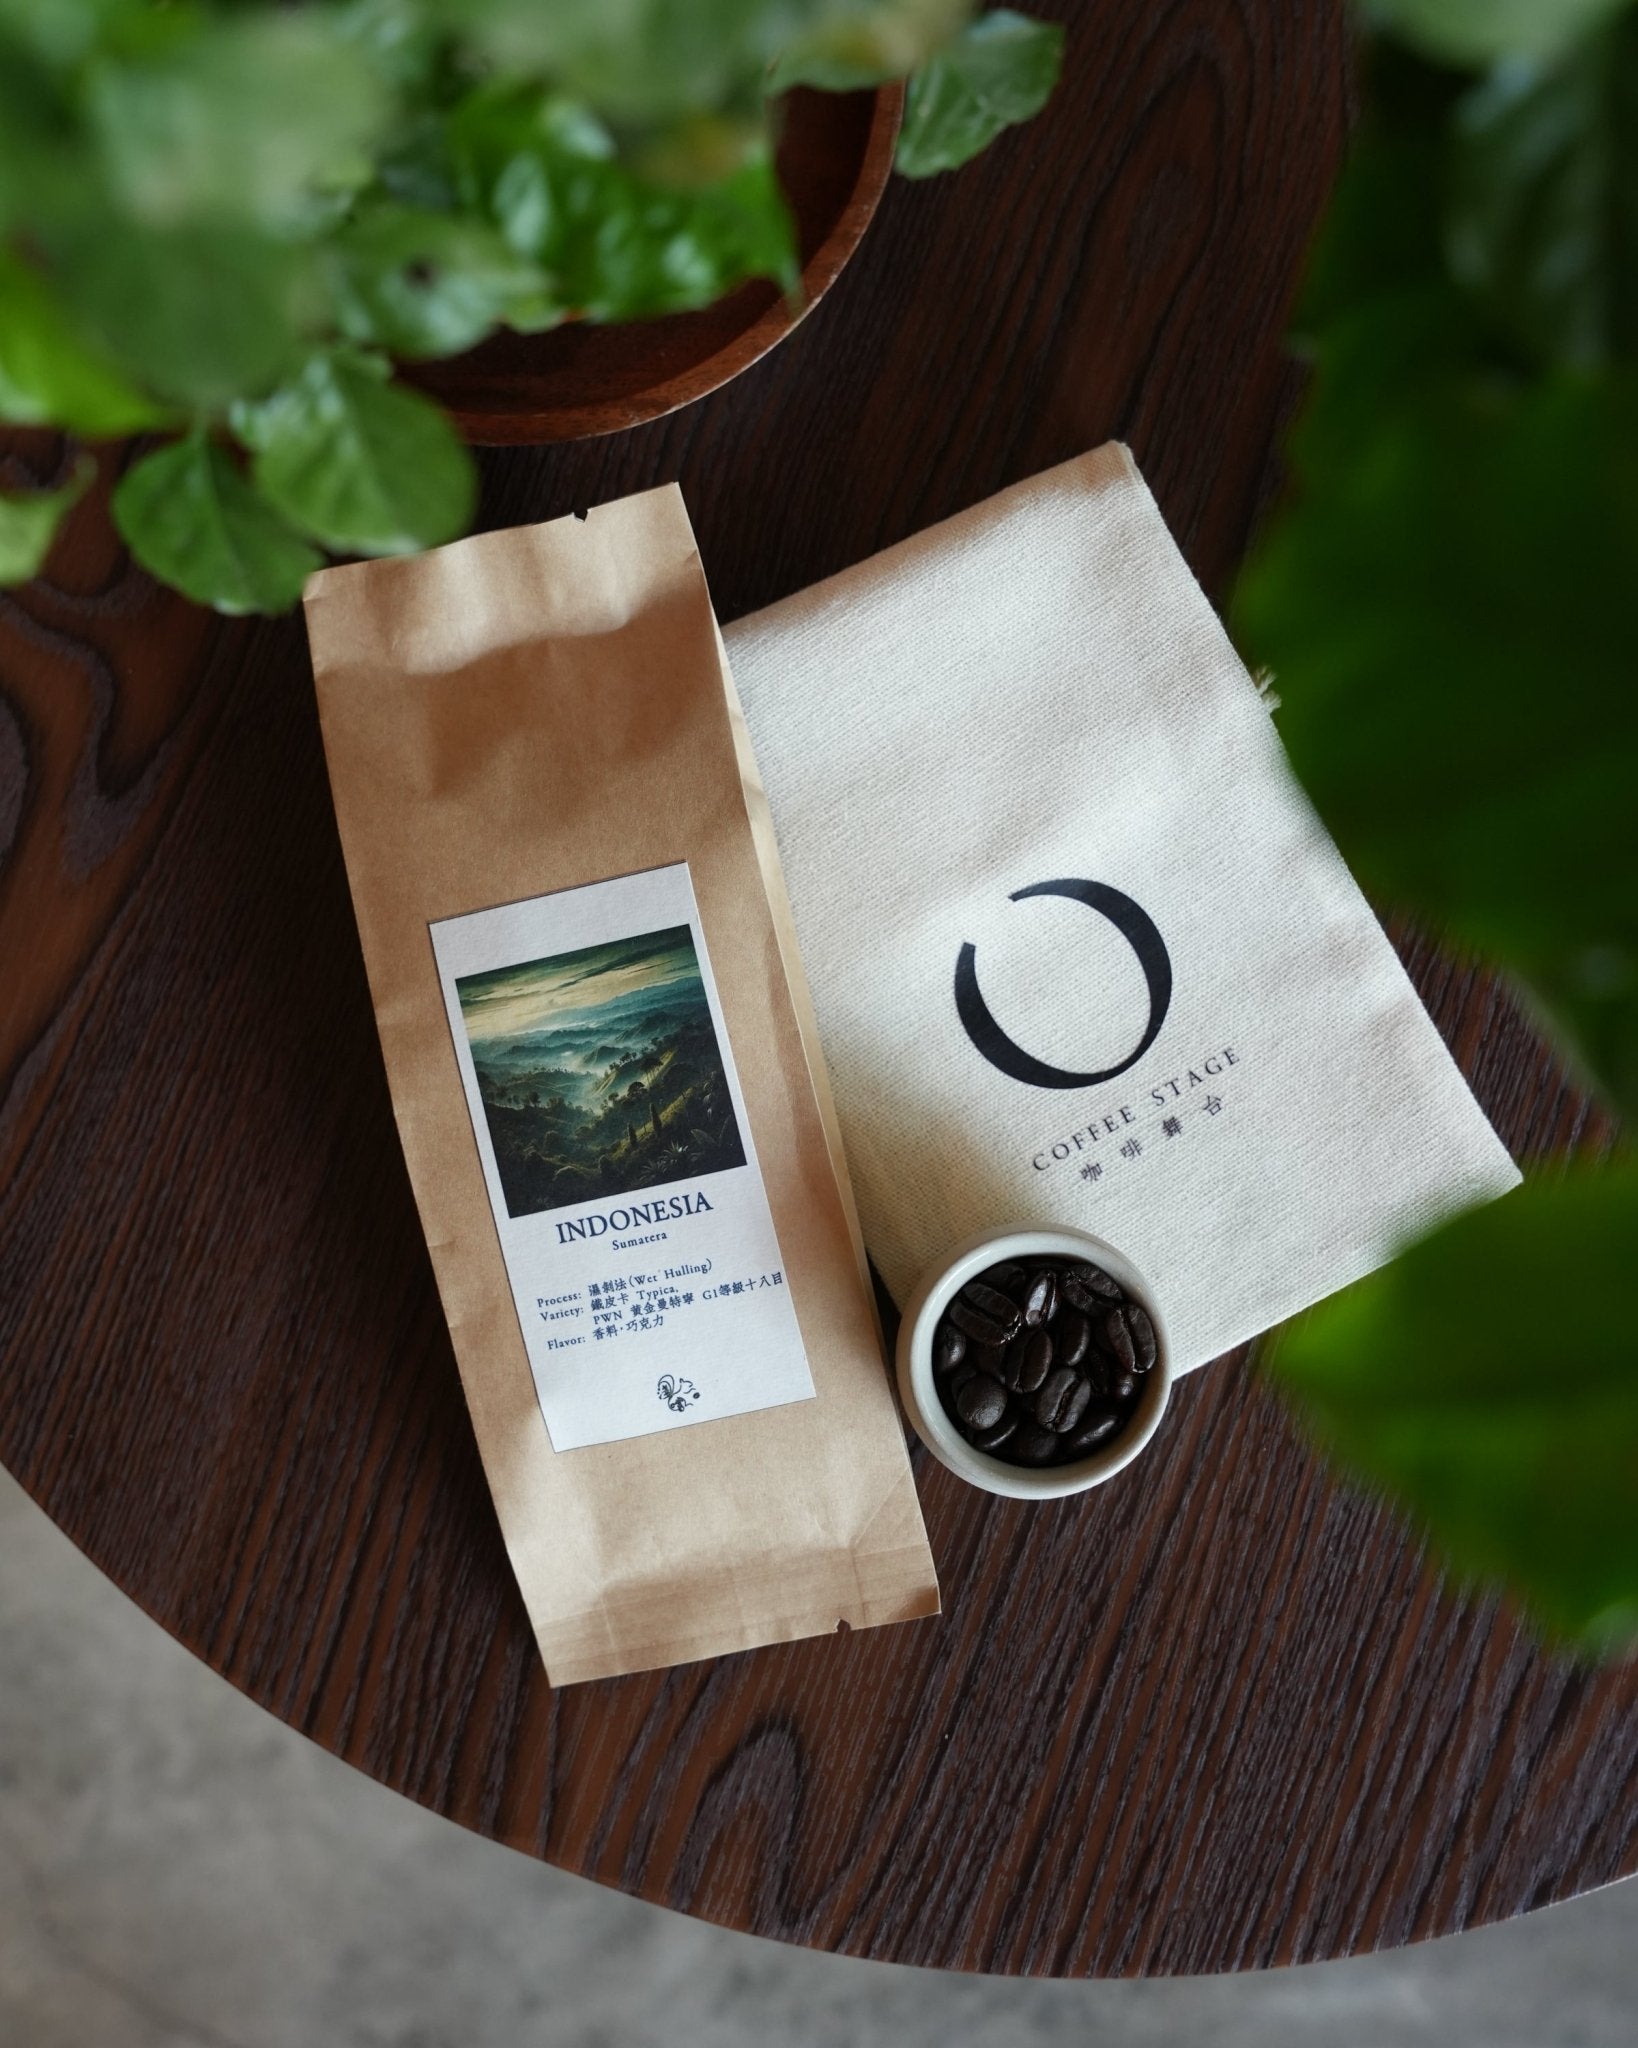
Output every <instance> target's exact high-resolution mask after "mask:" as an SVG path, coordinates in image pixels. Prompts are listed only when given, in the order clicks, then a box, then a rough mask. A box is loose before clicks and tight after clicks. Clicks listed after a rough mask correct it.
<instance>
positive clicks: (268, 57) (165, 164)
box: [83, 8, 387, 228]
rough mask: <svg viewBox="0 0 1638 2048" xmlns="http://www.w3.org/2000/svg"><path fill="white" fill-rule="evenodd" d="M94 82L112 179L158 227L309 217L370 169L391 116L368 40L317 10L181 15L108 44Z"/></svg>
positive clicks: (92, 105)
mask: <svg viewBox="0 0 1638 2048" xmlns="http://www.w3.org/2000/svg"><path fill="white" fill-rule="evenodd" d="M83 91H84V104H85V108H86V113H87V118H88V121H89V127H90V134H91V137H92V139H93V141H94V143H95V145H96V146H97V148H98V149H99V150H100V152H101V156H102V161H103V164H104V168H105V177H106V183H107V189H108V191H109V193H110V194H111V195H112V196H113V198H114V199H115V201H116V203H117V204H118V206H119V207H120V209H121V210H122V211H123V212H125V213H127V214H128V215H130V216H131V217H132V218H133V219H135V220H137V221H140V222H142V223H143V224H144V225H146V226H150V227H172V226H176V225H178V224H181V223H185V222H197V221H222V220H231V221H250V222H253V223H259V224H261V225H263V226H267V227H273V228H279V227H283V226H286V225H288V224H290V223H291V222H293V221H297V220H299V218H300V216H301V212H302V209H303V208H304V206H305V205H306V203H307V201H308V199H309V197H310V195H311V194H312V192H313V191H314V190H315V188H320V187H323V186H325V185H328V184H341V185H343V186H347V185H354V184H358V183H361V182H362V181H363V180H364V179H365V178H366V177H367V176H368V174H369V161H368V157H367V155H366V154H365V152H366V150H367V148H368V146H369V145H370V143H371V142H372V141H373V139H374V137H375V136H376V134H377V133H378V132H379V130H380V128H381V127H382V124H383V122H384V119H385V116H386V113H387V101H386V96H385V94H384V92H383V90H382V86H381V83H380V81H379V80H378V79H377V77H376V75H375V72H374V70H373V68H372V66H371V64H370V62H369V59H368V57H367V56H366V54H365V51H364V49H363V48H362V47H361V46H360V45H359V44H358V43H357V42H355V41H353V40H351V39H350V38H348V37H345V36H342V35H338V34H337V33H336V32H335V29H334V27H333V25H332V24H331V22H330V21H329V20H328V19H327V18H326V13H325V11H324V10H315V9H310V8H298V9H292V10H289V11H275V10H270V9H252V10H247V11H245V12H243V13H239V14H229V15H225V16H221V17H213V16H211V15H208V14H204V13H198V14H195V15H193V16H191V17H186V18H183V19H180V20H177V21H176V24H175V28H174V30H173V32H172V33H171V34H169V35H167V36H165V37H164V38H163V40H159V41H157V45H156V46H155V47H150V48H147V49H144V50H143V51H141V52H140V53H137V54H131V53H127V52H123V51H122V52H117V53H113V52H105V53H103V54H101V55H100V56H99V57H98V58H97V60H96V61H95V62H94V63H93V64H92V66H91V67H90V70H89V72H88V75H87V77H86V80H85V83H84V88H83Z"/></svg>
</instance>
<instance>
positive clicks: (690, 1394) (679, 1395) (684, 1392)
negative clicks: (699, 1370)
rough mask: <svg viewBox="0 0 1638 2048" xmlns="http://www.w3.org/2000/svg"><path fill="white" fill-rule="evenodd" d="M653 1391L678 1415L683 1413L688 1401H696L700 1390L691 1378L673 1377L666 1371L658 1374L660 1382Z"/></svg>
mask: <svg viewBox="0 0 1638 2048" xmlns="http://www.w3.org/2000/svg"><path fill="white" fill-rule="evenodd" d="M654 1391H655V1393H657V1394H658V1395H659V1397H660V1399H661V1400H662V1401H663V1402H664V1403H665V1405H666V1406H667V1407H668V1408H669V1409H671V1410H672V1411H673V1412H674V1413H675V1414H678V1415H681V1414H683V1413H684V1411H685V1410H686V1409H687V1407H688V1404H689V1402H690V1401H697V1400H698V1399H699V1397H700V1390H699V1388H698V1387H696V1386H695V1384H694V1382H693V1381H692V1380H679V1379H674V1378H673V1377H672V1375H671V1374H670V1373H668V1372H667V1373H662V1374H661V1375H660V1384H659V1385H658V1386H657V1387H656V1388H655V1389H654Z"/></svg>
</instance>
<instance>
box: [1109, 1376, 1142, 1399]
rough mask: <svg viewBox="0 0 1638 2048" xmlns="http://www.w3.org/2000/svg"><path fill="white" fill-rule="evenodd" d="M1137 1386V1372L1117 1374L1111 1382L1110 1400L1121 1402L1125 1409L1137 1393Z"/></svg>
mask: <svg viewBox="0 0 1638 2048" xmlns="http://www.w3.org/2000/svg"><path fill="white" fill-rule="evenodd" d="M1137 1384H1138V1383H1137V1374H1136V1373H1135V1372H1117V1373H1115V1374H1114V1375H1113V1376H1112V1378H1111V1379H1110V1381H1109V1398H1110V1400H1111V1401H1119V1402H1120V1403H1121V1405H1122V1406H1123V1407H1124V1406H1125V1404H1126V1403H1127V1402H1128V1401H1130V1400H1131V1399H1132V1398H1133V1397H1134V1395H1135V1394H1136V1393H1137Z"/></svg>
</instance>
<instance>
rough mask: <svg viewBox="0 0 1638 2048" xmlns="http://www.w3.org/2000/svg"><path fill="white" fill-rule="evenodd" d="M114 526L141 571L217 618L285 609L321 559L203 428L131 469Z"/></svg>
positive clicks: (116, 498) (117, 503)
mask: <svg viewBox="0 0 1638 2048" xmlns="http://www.w3.org/2000/svg"><path fill="white" fill-rule="evenodd" d="M114 522H115V524H116V525H117V526H118V528H119V530H120V532H121V534H122V535H123V536H124V538H125V541H126V543H127V545H128V546H129V547H130V550H131V552H132V554H133V555H135V556H136V558H137V560H138V561H139V562H140V563H141V564H142V566H143V567H144V568H145V569H147V570H149V571H151V572H152V574H153V575H155V576H158V577H160V578H161V579H162V580H163V581H164V582H166V583H170V584H174V585H175V587H176V588H177V589H178V590H180V591H182V592H183V594H184V595H185V596H188V597H191V598H193V599H194V600H195V601H196V602H198V603H200V604H209V605H214V606H215V607H216V609H217V610H218V611H219V612H279V611H283V610H284V609H285V607H286V606H287V605H291V604H294V603H295V601H296V599H297V598H298V597H300V595H301V587H302V584H303V583H304V582H305V581H306V580H307V578H308V577H309V576H310V575H311V574H312V573H313V571H314V570H315V569H317V568H318V567H319V566H320V563H321V560H322V557H321V556H320V555H319V553H318V551H317V549H315V548H312V547H310V546H309V545H308V543H307V542H306V541H305V540H303V539H302V537H301V535H300V534H298V533H295V532H293V531H292V530H291V528H290V527H289V526H288V525H287V524H286V522H285V521H284V519H283V518H281V517H280V515H279V514H278V513H277V512H276V511H275V510H274V509H273V507H272V506H270V505H269V504H267V503H266V502H265V501H264V500H263V499H262V498H260V497H259V496H258V495H257V494H256V492H255V491H254V490H253V489H252V487H251V485H250V484H249V483H248V482H247V481H246V480H245V478H244V477H243V476H242V475H241V474H240V473H239V470H238V468H237V467H236V466H235V464H234V462H233V459H232V457H231V456H230V455H229V454H228V452H227V450H226V449H224V448H222V447H220V446H218V445H217V443H216V442H214V441H212V440H210V439H209V438H208V437H207V436H206V435H205V433H204V432H203V431H202V430H196V431H195V432H194V433H192V434H189V435H188V436H187V437H186V439H184V440H181V441H174V442H172V443H171V445H170V446H169V447H168V448H159V449H156V450H155V451H154V452H153V454H151V455H145V456H144V457H143V458H142V460H141V461H140V462H138V463H137V464H136V465H135V466H134V467H133V468H132V469H130V470H128V471H127V472H126V474H125V476H124V477H123V478H122V479H121V480H120V485H119V488H118V489H117V490H116V491H115V493H114Z"/></svg>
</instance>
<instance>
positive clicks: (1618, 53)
mask: <svg viewBox="0 0 1638 2048" xmlns="http://www.w3.org/2000/svg"><path fill="white" fill-rule="evenodd" d="M1453 144H1454V147H1453V151H1452V156H1451V166H1450V171H1451V176H1450V196H1449V209H1448V237H1449V253H1450V267H1451V271H1452V273H1453V274H1454V276H1455V277H1456V278H1457V279H1458V280H1459V281H1460V282H1461V283H1463V284H1465V285H1467V286H1468V287H1470V288H1471V289H1472V290H1473V291H1474V292H1475V294H1477V295H1478V297H1479V298H1480V299H1481V300H1482V301H1483V302H1484V304H1485V306H1486V309H1487V310H1488V311H1489V312H1490V314H1491V315H1492V317H1494V318H1495V319H1496V321H1497V322H1498V324H1499V325H1500V326H1501V327H1503V328H1504V329H1506V330H1509V331H1510V332H1511V334H1512V335H1513V336H1514V337H1515V338H1516V339H1517V340H1518V341H1520V342H1521V343H1522V344H1523V346H1524V347H1525V348H1526V349H1527V350H1529V351H1530V353H1531V354H1532V355H1534V356H1536V357H1537V358H1539V359H1540V360H1541V361H1543V362H1546V363H1553V362H1562V363H1574V364H1582V365H1595V364H1598V363H1603V362H1607V361H1611V360H1614V359H1617V358H1619V357H1622V356H1628V357H1630V356H1632V355H1633V354H1635V353H1638V13H1629V14H1628V15H1627V17H1626V18H1625V20H1623V21H1619V22H1617V23H1615V24H1614V26H1613V27H1611V28H1609V29H1607V30H1606V31H1605V32H1604V33H1603V34H1601V35H1596V36H1591V37H1589V38H1588V39H1587V41H1585V42H1584V43H1581V44H1578V45H1577V46H1576V47H1575V48H1574V49H1572V50H1570V51H1568V52H1567V53H1565V54H1564V55H1562V56H1560V57H1557V58H1553V59H1550V60H1546V61H1543V62H1539V63H1532V62H1514V63H1510V64H1503V65H1500V66H1498V67H1497V69H1496V70H1495V71H1494V72H1493V73H1492V74H1491V76H1490V77H1489V78H1487V79H1486V80H1485V81H1484V82H1483V83H1482V84H1481V85H1479V86H1477V87H1475V88H1474V90H1473V91H1472V92H1470V93H1469V94H1468V95H1467V97H1466V98H1465V99H1464V100H1462V101H1461V102H1460V104H1459V105H1458V106H1457V108H1456V114H1455V132H1454V137H1453Z"/></svg>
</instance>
